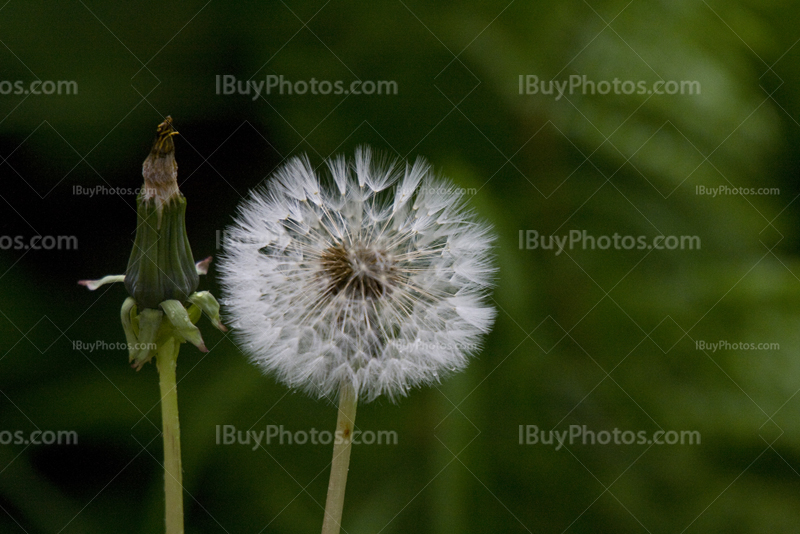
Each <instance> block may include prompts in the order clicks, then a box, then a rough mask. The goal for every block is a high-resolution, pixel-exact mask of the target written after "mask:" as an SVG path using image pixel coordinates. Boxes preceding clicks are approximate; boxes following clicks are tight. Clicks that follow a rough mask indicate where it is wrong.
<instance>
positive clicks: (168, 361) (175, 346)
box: [157, 337, 183, 534]
mask: <svg viewBox="0 0 800 534" xmlns="http://www.w3.org/2000/svg"><path fill="white" fill-rule="evenodd" d="M179 351H180V343H178V342H176V341H175V339H174V338H172V337H170V338H169V340H168V341H166V342H165V343H163V344H162V345H161V346H159V348H158V356H157V365H158V377H159V386H160V388H161V424H162V426H163V432H162V433H163V435H164V494H165V506H166V508H165V511H164V517H165V521H166V526H167V534H183V471H182V470H181V426H180V423H179V421H178V388H177V384H176V382H175V367H176V365H177V362H178V352H179Z"/></svg>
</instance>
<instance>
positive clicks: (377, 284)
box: [320, 243, 397, 300]
mask: <svg viewBox="0 0 800 534" xmlns="http://www.w3.org/2000/svg"><path fill="white" fill-rule="evenodd" d="M320 264H321V270H320V274H321V276H322V279H323V281H324V283H325V284H326V285H325V294H326V295H327V296H335V295H338V294H340V293H344V294H345V295H346V296H347V297H349V298H352V299H356V300H365V299H378V298H381V297H383V296H384V295H386V294H387V293H388V291H389V290H390V289H391V286H392V284H393V283H395V282H396V281H397V268H396V267H395V265H394V262H393V261H392V259H391V257H390V256H389V255H388V254H386V253H384V252H382V251H379V250H375V249H374V248H370V247H365V246H363V245H358V244H356V245H345V244H343V243H339V244H336V245H334V246H332V247H330V248H329V249H327V250H325V251H324V252H323V253H322V254H321V257H320Z"/></svg>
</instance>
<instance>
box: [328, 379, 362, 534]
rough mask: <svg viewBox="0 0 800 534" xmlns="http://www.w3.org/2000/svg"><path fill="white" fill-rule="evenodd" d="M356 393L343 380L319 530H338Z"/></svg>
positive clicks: (332, 531) (331, 531)
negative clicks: (323, 514) (326, 492)
mask: <svg viewBox="0 0 800 534" xmlns="http://www.w3.org/2000/svg"><path fill="white" fill-rule="evenodd" d="M357 406H358V397H357V395H356V392H355V389H354V388H353V384H352V383H351V382H349V381H348V382H345V383H344V384H342V386H341V388H340V390H339V416H338V418H337V420H336V434H335V439H334V442H333V443H334V444H333V462H332V463H331V478H330V482H328V498H327V500H326V501H325V519H324V521H323V522H322V534H339V530H340V529H341V523H342V508H343V507H344V490H345V487H346V485H347V471H348V469H349V468H350V449H351V446H352V443H353V430H354V429H355V425H356V407H357Z"/></svg>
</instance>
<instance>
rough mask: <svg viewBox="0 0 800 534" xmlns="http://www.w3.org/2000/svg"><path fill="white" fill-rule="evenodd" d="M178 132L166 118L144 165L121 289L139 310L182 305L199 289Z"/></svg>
mask: <svg viewBox="0 0 800 534" xmlns="http://www.w3.org/2000/svg"><path fill="white" fill-rule="evenodd" d="M177 133H178V132H177V131H175V129H174V128H173V126H172V118H170V117H167V118H166V119H165V120H164V122H162V123H161V124H159V126H158V135H157V137H156V140H155V142H154V143H153V148H152V149H151V150H150V155H149V156H148V157H147V159H146V160H145V162H144V164H143V165H142V175H143V176H144V187H143V188H142V192H141V193H140V195H139V198H138V199H137V227H136V239H135V241H134V245H133V250H132V251H131V256H130V260H129V261H128V268H127V270H126V271H125V288H126V289H127V290H128V293H130V295H131V296H132V297H133V298H134V300H135V301H136V304H137V306H138V307H139V309H140V310H141V309H148V308H150V309H158V307H159V304H161V303H162V302H164V301H167V300H176V301H178V302H181V303H184V302H186V300H187V299H188V298H189V295H191V294H192V293H193V292H194V291H195V290H196V289H197V286H198V284H199V278H198V274H197V268H196V267H195V262H194V258H193V257H192V249H191V247H190V245H189V239H188V237H187V235H186V225H185V217H186V199H185V198H184V197H183V195H181V193H180V190H179V189H178V181H177V174H178V164H177V163H176V162H175V144H174V142H173V140H172V136H174V135H176V134H177Z"/></svg>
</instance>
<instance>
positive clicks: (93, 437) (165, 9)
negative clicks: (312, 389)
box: [0, 0, 800, 534]
mask: <svg viewBox="0 0 800 534" xmlns="http://www.w3.org/2000/svg"><path fill="white" fill-rule="evenodd" d="M798 20H800V6H798V5H797V4H795V3H791V2H780V1H768V2H754V1H753V2H745V1H734V2H719V1H708V2H706V1H702V0H701V1H694V0H691V1H690V0H686V1H682V0H679V1H670V2H666V1H665V2H655V1H646V2H645V1H638V0H634V1H632V2H627V1H623V2H615V1H594V0H587V1H585V2H556V1H542V2H535V3H531V2H520V1H519V0H517V1H515V2H510V3H509V2H505V1H503V2H493V1H492V2H467V3H464V2H436V3H433V2H413V1H405V0H403V1H397V2H379V3H376V2H347V3H344V2H333V1H331V2H327V3H325V2H287V3H283V2H218V1H217V2H214V1H211V2H208V3H203V2H167V3H164V2H118V1H112V2H96V1H88V0H84V1H77V2H36V1H26V2H21V1H18V0H11V1H9V2H7V3H5V4H3V3H2V1H1V0H0V83H2V81H11V82H14V81H17V80H21V81H23V82H24V84H25V87H28V84H30V82H33V81H36V80H42V81H44V80H54V81H55V80H72V81H75V82H76V83H77V86H78V88H79V90H78V94H73V95H64V94H62V95H58V94H52V95H34V94H21V95H16V94H0V213H1V214H2V215H0V236H23V238H24V239H26V240H27V239H30V238H31V237H32V236H36V235H42V236H75V237H76V238H77V240H78V243H79V246H78V248H77V250H31V249H28V250H25V249H23V250H14V249H13V248H12V249H8V250H0V431H10V432H15V431H19V430H21V431H23V432H25V433H26V434H27V433H29V432H31V431H34V430H36V429H40V430H53V431H57V430H66V431H75V432H77V434H78V436H79V442H78V444H77V445H69V446H66V445H60V446H59V445H32V444H28V445H25V444H14V443H10V444H7V445H0V531H2V532H28V533H31V534H32V533H39V532H41V533H45V532H47V533H50V532H64V533H69V532H75V533H85V532H119V533H127V532H130V533H133V532H137V533H142V532H148V533H149V532H154V533H155V532H160V531H162V530H163V488H162V484H163V472H162V470H161V466H160V463H159V461H160V459H161V457H162V451H161V438H160V408H159V406H158V400H159V394H158V381H157V374H156V371H155V368H154V366H152V365H148V366H146V367H145V368H144V369H143V370H142V371H140V372H138V373H136V372H134V371H133V370H131V369H130V367H129V365H128V363H127V354H126V351H125V350H92V351H90V350H86V349H80V348H76V343H77V344H78V345H77V346H81V344H91V343H96V342H101V343H105V344H116V343H121V342H124V335H123V332H122V328H121V326H120V323H119V308H120V306H121V305H122V302H123V300H124V298H125V296H126V294H125V290H124V287H123V286H122V285H121V284H115V285H110V286H104V287H102V288H100V289H98V290H97V291H95V292H89V291H86V290H85V289H84V288H82V287H79V286H78V285H77V284H76V282H77V280H79V279H85V278H100V277H101V276H103V275H105V274H119V273H122V272H123V271H124V269H125V266H126V263H127V260H128V255H129V253H130V249H131V246H132V242H133V233H132V232H133V231H134V228H135V224H136V218H135V195H134V194H133V193H130V194H100V195H95V196H93V197H89V196H88V195H82V194H77V193H76V189H75V188H76V186H80V187H83V188H90V187H94V186H105V187H107V188H123V189H135V188H138V187H139V186H140V185H141V163H142V161H143V160H144V158H145V157H146V156H147V153H148V150H149V147H150V143H151V142H152V139H153V136H154V134H155V127H156V125H157V124H158V123H159V122H160V121H161V120H163V117H164V116H166V115H171V116H172V117H173V118H174V120H175V124H176V127H177V129H178V130H179V132H180V136H179V137H178V138H177V141H176V146H177V149H176V150H177V152H176V157H177V161H178V163H179V181H180V184H181V190H182V192H183V193H184V195H185V196H186V197H187V199H188V203H189V206H188V213H187V228H188V232H189V236H190V239H191V243H192V248H193V250H194V254H195V257H196V258H197V259H201V258H203V257H205V256H207V255H217V254H219V252H220V251H219V250H217V248H216V244H217V240H218V236H219V233H220V232H222V231H223V230H224V228H225V227H226V226H227V225H228V224H230V222H231V221H232V216H233V214H234V213H235V209H236V206H237V204H238V203H239V202H240V200H241V199H242V197H243V196H244V195H246V194H247V191H248V190H249V189H251V188H253V187H255V186H256V185H258V184H260V183H262V181H263V180H265V179H267V177H268V176H269V175H270V174H271V172H272V171H273V170H274V169H275V168H276V166H278V165H280V164H281V163H282V162H283V161H284V160H285V159H286V158H287V157H290V156H293V155H297V154H301V153H307V154H308V155H309V158H310V159H311V161H312V162H313V163H314V164H315V165H318V164H320V163H322V162H323V160H324V159H325V158H327V157H329V156H332V155H335V154H339V153H344V154H346V155H350V154H352V153H353V150H354V149H355V147H356V146H357V145H360V144H369V145H371V146H373V147H374V148H376V149H380V150H382V151H385V152H387V153H389V154H393V155H397V156H398V157H402V158H408V159H414V158H416V157H417V156H418V155H422V156H424V157H426V158H427V159H428V160H429V161H430V162H431V163H432V164H433V165H434V167H435V168H436V169H437V171H438V172H440V173H442V174H443V175H445V176H448V177H449V178H451V179H452V180H453V181H455V182H456V183H457V184H458V185H459V186H461V187H464V188H465V190H466V191H468V192H469V194H470V203H471V204H472V206H473V207H474V208H475V209H476V210H477V211H478V213H479V214H480V216H481V217H483V218H485V219H487V220H488V221H490V222H491V223H492V224H493V225H494V226H495V230H496V233H497V235H498V241H497V245H498V246H497V255H498V264H499V266H500V274H499V277H498V286H497V289H496V291H495V294H494V300H495V302H496V305H497V306H498V309H499V314H498V320H497V323H496V326H495V329H494V331H493V332H492V333H491V334H490V335H489V336H488V338H487V340H486V345H485V348H484V350H483V351H482V352H481V354H480V355H479V356H478V357H477V358H475V359H474V360H473V361H472V363H471V364H470V366H469V368H468V369H467V371H466V372H464V373H462V374H459V375H457V376H454V377H452V378H450V379H448V380H447V381H446V382H444V383H443V384H441V385H440V386H439V387H437V388H429V389H425V390H416V391H414V392H413V393H411V394H410V395H409V396H408V397H407V398H405V399H402V400H401V401H400V402H398V403H397V404H392V403H390V402H388V401H385V400H384V401H381V400H379V401H377V402H375V403H372V404H367V405H361V406H360V407H359V414H358V421H357V425H358V427H359V428H361V429H362V430H374V431H378V430H391V431H395V432H397V436H398V443H397V444H396V445H384V446H366V445H362V446H357V447H355V449H354V451H353V457H352V463H351V469H350V478H349V480H348V488H347V500H346V503H345V510H344V524H343V527H344V530H345V531H346V532H349V533H351V534H354V533H360V532H364V533H366V532H370V533H377V532H383V533H391V532H411V531H413V532H421V533H427V532H430V533H451V532H476V533H477V532H482V533H483V532H554V533H563V532H574V533H582V532H586V533H588V532H592V533H597V532H609V533H610V532H650V533H656V532H727V533H745V532H791V531H795V530H797V525H798V524H800V474H799V473H800V425H798V423H797V422H798V420H800V396H798V395H797V393H798V392H799V391H800V358H798V357H797V352H798V347H800V334H799V333H798V332H800V329H798V327H799V326H800V314H799V313H798V306H797V303H798V297H800V262H798V248H799V245H798V232H797V223H798V214H799V213H800V210H799V209H798V204H797V202H795V200H796V198H797V196H798V194H800V187H799V186H798V180H797V176H798V166H799V163H800V162H799V160H798V158H799V156H800V152H799V151H798V150H797V148H796V147H797V145H798V140H799V139H798V138H799V137H800V92H799V91H798V83H800V69H799V68H798V65H800V61H798V60H800V46H796V45H797V43H798V40H800V29H798V24H797V22H798ZM218 75H219V76H224V75H234V76H236V77H237V79H239V80H250V79H252V80H254V81H258V82H260V81H262V80H265V79H266V77H267V76H269V75H283V76H284V77H285V79H287V80H291V81H297V80H310V79H311V78H316V79H317V80H331V81H335V80H343V81H344V83H345V84H349V83H350V82H351V81H353V80H372V81H377V80H392V81H396V82H397V87H398V93H397V94H396V95H333V94H331V95H311V94H305V95H296V94H295V95H286V94H284V95H279V94H274V93H273V94H272V95H265V96H264V97H263V98H257V99H253V95H252V94H251V95H218V94H216V93H215V80H216V78H215V77H216V76H218ZM520 75H536V76H538V78H539V79H540V80H542V81H544V80H550V79H555V80H559V81H565V80H568V79H569V76H571V75H580V76H583V75H585V76H586V77H587V78H588V79H589V80H593V81H595V82H597V81H600V80H613V79H614V78H618V79H620V80H632V81H635V82H638V81H644V82H645V83H646V86H647V87H651V86H652V85H653V84H654V83H655V82H657V81H659V80H662V81H669V80H676V81H681V80H694V81H698V82H699V83H700V86H701V88H702V90H701V93H700V94H693V95H689V94H684V95H681V94H676V95H655V94H644V95H639V94H632V95H625V94H613V93H612V94H608V95H599V94H595V95H590V94H586V95H585V94H580V93H575V94H572V95H570V94H567V95H565V96H564V97H562V98H560V99H558V100H556V98H555V97H554V96H547V95H542V94H541V93H539V94H532V95H527V94H524V95H521V94H519V89H518V83H519V81H518V80H519V76H520ZM0 89H2V86H0ZM0 92H1V91H0ZM697 186H705V187H719V186H728V187H748V188H762V187H767V188H778V189H779V194H772V195H722V196H717V197H714V198H712V197H711V196H709V195H698V194H696V191H697V189H696V187H697ZM528 230H536V231H538V232H539V233H540V234H542V235H549V234H556V235H567V234H568V233H569V232H570V231H571V230H578V231H584V230H585V231H586V232H587V233H588V234H590V235H594V236H601V235H612V234H614V233H619V234H621V235H631V236H640V235H641V236H646V238H647V240H648V242H649V241H650V240H652V239H653V238H654V237H655V236H658V235H675V236H682V235H688V236H698V237H699V238H700V239H701V243H702V246H701V248H700V249H699V250H652V249H645V250H614V249H609V250H602V251H601V250H582V249H580V248H576V249H574V250H567V251H565V252H564V253H562V254H559V255H556V254H555V253H554V251H546V250H541V249H536V250H525V249H522V250H521V249H520V248H519V245H518V242H519V232H520V231H528ZM201 289H210V290H211V291H212V292H213V293H214V294H215V295H217V296H218V297H219V296H220V289H219V287H218V285H217V277H216V273H215V271H214V268H213V264H212V269H211V272H210V273H209V276H206V277H202V278H201ZM200 328H201V330H202V332H203V336H204V337H205V339H206V343H207V345H208V346H209V348H211V351H210V352H209V353H207V354H202V353H200V352H199V351H197V350H196V349H195V348H194V347H192V346H190V345H185V346H184V348H183V350H182V351H181V355H180V359H179V365H178V379H179V381H180V382H179V402H180V409H181V423H182V438H183V460H184V469H185V474H184V485H185V488H186V493H185V502H186V525H187V527H186V531H187V532H197V533H199V532H204V533H212V532H220V533H226V532H227V533H230V534H233V533H238V532H242V533H245V532H253V533H258V532H286V533H289V532H313V531H316V530H317V529H319V527H320V525H321V521H322V515H323V510H322V506H323V505H324V499H325V491H326V486H327V480H328V466H329V463H330V456H331V447H330V446H322V445H317V446H314V445H303V446H300V445H294V446H287V445H284V446H279V445H275V444H273V445H271V446H268V447H264V448H260V449H258V450H251V449H252V446H247V445H229V446H225V445H217V444H216V443H215V432H216V427H217V425H235V426H236V427H237V428H239V429H242V430H245V429H251V428H252V429H254V430H262V429H264V428H265V427H266V425H284V427H285V428H286V429H290V430H293V431H297V430H306V431H307V430H309V429H311V428H316V429H319V430H330V429H332V428H333V426H334V423H335V416H336V409H335V407H334V406H332V405H330V404H327V403H324V402H319V401H316V400H313V399H310V398H307V397H306V396H304V395H302V394H297V393H294V392H291V391H288V390H287V389H286V388H285V387H283V386H282V385H280V384H277V383H276V382H275V380H274V379H273V378H271V377H265V376H262V375H261V374H260V372H259V371H258V370H257V369H256V368H255V367H254V366H252V365H250V364H249V363H248V362H247V358H246V356H245V355H244V354H242V353H241V352H240V351H239V350H238V349H237V347H236V344H235V342H234V339H233V337H232V336H230V335H228V336H226V335H224V334H221V333H219V332H217V331H216V330H214V329H213V328H212V327H211V326H210V324H209V323H208V322H207V321H205V320H202V321H201V323H200ZM721 340H722V341H727V342H729V343H731V344H738V343H755V344H760V343H768V344H775V345H773V348H772V349H770V350H735V349H731V348H728V349H722V350H716V351H712V350H699V349H698V348H697V347H698V343H699V342H701V341H702V342H718V341H721ZM520 425H537V426H538V427H539V428H540V429H542V430H550V429H556V430H558V431H565V430H569V428H570V425H586V427H587V428H588V429H591V430H593V431H595V432H599V431H602V430H606V431H611V430H613V429H614V428H618V429H620V430H630V431H633V432H639V431H645V432H646V433H647V435H652V434H653V433H654V432H656V431H659V430H663V431H670V430H674V431H678V432H680V431H698V432H699V433H700V435H701V436H702V441H701V443H700V444H694V445H688V444H684V445H680V444H676V445H654V444H632V445H613V444H609V445H602V446H601V445H594V446H592V445H583V444H581V443H575V444H572V445H567V446H566V447H564V448H561V449H559V450H555V447H554V446H547V445H542V444H536V445H533V444H531V445H524V444H520V443H519V438H518V435H519V426H520Z"/></svg>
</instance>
